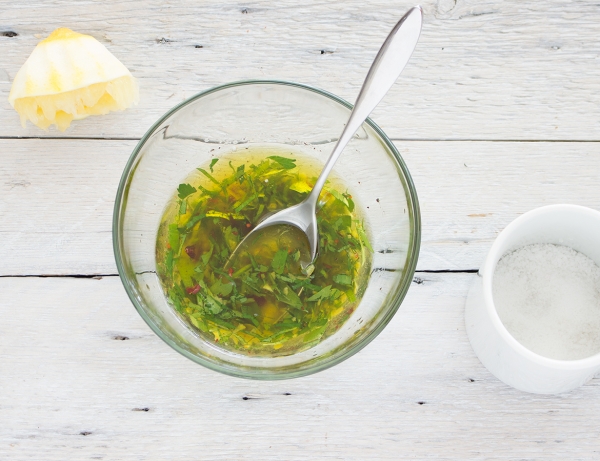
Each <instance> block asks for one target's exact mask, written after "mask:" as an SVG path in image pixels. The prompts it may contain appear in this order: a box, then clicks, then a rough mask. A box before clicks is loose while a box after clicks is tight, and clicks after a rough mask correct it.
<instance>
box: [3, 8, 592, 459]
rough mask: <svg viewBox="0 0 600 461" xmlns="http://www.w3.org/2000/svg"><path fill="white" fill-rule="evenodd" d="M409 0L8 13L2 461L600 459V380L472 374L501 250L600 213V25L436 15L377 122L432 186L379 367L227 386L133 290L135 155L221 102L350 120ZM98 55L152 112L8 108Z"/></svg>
mask: <svg viewBox="0 0 600 461" xmlns="http://www.w3.org/2000/svg"><path fill="white" fill-rule="evenodd" d="M410 6H412V3H410V2H407V1H405V0H399V1H396V2H390V1H389V0H375V1H368V2H365V1H364V0H362V1H359V0H346V1H337V2H334V1H314V0H310V1H306V2H296V1H292V0H279V1H277V2H274V1H273V2H268V1H256V0H248V1H246V2H243V1H233V2H211V1H207V0H120V1H116V0H114V1H104V2H102V1H90V0H68V1H67V0H47V1H43V0H27V1H15V0H0V276H1V278H0V459H2V460H10V461H16V460H25V459H31V460H61V461H62V460H79V459H82V460H83V459H101V460H175V459H177V460H196V459H206V460H230V459H231V460H238V459H248V460H255V459H259V460H288V459H303V460H304V459H305V460H314V459H347V460H365V459H430V458H433V459H456V460H466V459H492V458H493V459H519V460H533V459H536V460H537V459H568V460H584V459H585V460H592V459H600V379H598V378H596V379H593V380H592V381H591V382H589V383H588V384H586V385H584V386H583V387H581V388H579V389H577V390H575V391H573V392H571V393H569V394H566V395H560V396H535V395H530V394H525V393H523V392H519V391H516V390H514V389H512V388H509V387H508V386H506V385H504V384H503V383H501V382H500V381H498V380H497V379H495V378H494V377H493V376H492V375H491V374H490V373H489V372H488V371H487V370H486V369H485V368H484V367H483V366H482V365H481V363H480V362H479V361H478V359H477V358H476V357H475V355H474V353H473V351H472V350H471V347H470V345H469V342H468V340H467V336H466V334H465V328H464V323H463V311H464V303H465V297H466V294H467V291H468V288H469V285H470V283H471V282H472V280H473V277H474V276H475V275H474V271H475V270H476V269H477V268H478V267H479V264H480V263H481V261H482V260H483V257H484V255H485V253H486V251H487V249H488V248H489V246H490V244H491V242H492V241H493V239H494V238H495V236H496V235H497V233H498V232H499V231H500V230H502V229H503V228H504V227H505V226H506V225H507V224H508V223H509V222H510V221H511V220H513V219H514V218H515V217H517V216H518V215H520V214H521V213H524V212H526V211H528V210H530V209H532V208H535V207H538V206H542V205H547V204H552V203H561V202H564V203H575V204H580V205H584V206H589V207H592V208H596V209H600V187H599V185H600V41H599V39H598V36H599V32H600V5H598V2H594V1H591V0H589V1H587V0H585V1H584V0H580V1H565V0H560V1H559V0H547V1H543V2H542V1H539V0H510V1H509V0H505V1H488V0H479V1H475V0H439V1H437V0H427V1H425V2H424V4H423V7H424V11H425V25H424V28H423V34H422V36H421V41H420V43H419V45H418V47H417V50H416V52H415V54H414V55H413V59H412V60H411V62H410V63H409V65H408V67H407V68H406V70H405V72H404V74H403V76H402V77H401V78H400V80H399V83H398V84H397V85H395V87H394V88H393V89H392V91H391V92H390V94H388V96H387V97H386V99H385V100H384V102H383V103H382V104H381V105H380V106H379V107H378V108H377V109H376V111H375V112H374V113H373V119H374V120H375V121H376V122H377V123H379V124H380V125H381V127H382V128H383V129H384V130H385V131H386V133H387V134H388V135H389V136H390V137H391V138H393V139H394V140H395V142H396V144H397V146H398V149H399V150H400V152H401V154H402V155H403V156H404V158H405V159H406V161H407V163H408V166H409V168H410V170H411V172H412V174H413V176H414V180H415V183H416V186H417V190H418V192H419V197H420V201H421V207H422V215H423V243H422V249H421V258H420V261H419V265H418V272H417V274H415V275H416V277H415V283H414V284H413V286H412V288H411V290H410V291H409V294H408V296H407V298H406V300H405V302H404V303H403V305H402V307H401V309H400V311H399V312H398V314H397V315H396V316H395V318H394V319H393V321H392V322H391V324H390V325H389V326H388V327H387V328H386V330H385V331H384V332H383V333H382V334H381V335H380V336H379V337H378V338H377V339H376V340H375V341H374V342H373V343H372V344H370V345H369V346H368V347H367V348H366V349H364V350H363V351H362V352H360V353H359V354H357V355H356V356H354V357H352V358H351V359H349V360H347V361H346V362H344V363H342V364H340V365H338V366H336V367H334V368H332V369H329V370H327V371H324V372H321V373H319V374H316V375H313V376H310V377H306V378H302V379H296V380H291V381H282V382H267V383H264V382H253V381H247V380H242V379H234V378H230V377H226V376H221V375H219V374H217V373H214V372H212V371H209V370H206V369H204V368H202V367H200V366H198V365H196V364H194V363H192V362H191V361H188V360H187V359H185V358H183V357H182V356H180V355H178V354H177V353H175V352H174V351H172V350H171V349H170V348H169V347H168V346H167V345H165V344H164V343H163V342H162V341H161V340H160V339H159V338H158V337H157V336H155V335H154V334H153V333H152V332H151V331H150V329H149V328H148V327H147V326H146V325H145V323H144V322H143V321H142V319H141V318H140V317H139V316H138V314H137V313H136V312H135V310H134V308H133V306H132V305H131V303H130V302H129V300H128V298H127V296H126V295H125V291H124V289H123V287H122V285H121V282H120V280H119V278H118V276H117V271H116V267H115V263H114V260H113V254H112V247H111V217H112V207H113V202H114V196H115V193H116V189H117V184H118V181H119V178H120V175H121V171H122V169H123V167H124V165H125V162H126V160H127V158H128V157H129V155H130V153H131V151H132V149H133V147H134V146H135V144H136V141H137V140H138V139H139V138H140V137H141V136H142V134H143V133H144V132H145V131H146V130H147V129H148V128H149V127H150V125H151V124H152V123H153V122H154V121H155V120H156V119H157V118H158V117H159V116H160V115H161V114H163V113H164V112H165V111H166V110H167V109H169V108H170V107H172V106H173V105H175V104H176V103H178V102H180V101H182V100H184V99H185V98H187V97H189V96H191V95H193V94H194V93H196V92H198V91H201V90H204V89H206V88H209V87H211V86H213V85H216V84H220V83H224V82H228V81H233V80H239V79H246V78H277V79H284V80H293V81H299V82H302V83H307V84H311V85H315V86H318V87H321V88H324V89H326V90H329V91H331V92H334V93H336V94H339V95H340V96H342V97H344V98H346V99H349V100H354V98H355V96H356V94H357V92H358V89H359V86H360V83H361V82H362V80H363V78H364V75H365V73H366V71H367V69H368V66H369V63H370V62H371V60H372V58H373V57H374V55H375V53H376V51H377V48H378V46H379V44H380V43H381V41H382V40H383V38H384V37H385V35H386V34H387V32H388V30H389V29H390V28H391V26H392V25H393V24H394V23H395V21H396V20H397V19H398V18H399V17H400V16H401V15H402V14H403V12H404V11H405V10H406V9H408V7H410ZM60 26H66V27H70V28H72V29H74V30H76V31H79V32H83V33H87V34H91V35H93V36H94V37H96V38H97V39H98V40H100V41H101V42H102V43H104V44H105V45H106V46H107V47H108V48H109V49H110V50H111V51H112V52H113V53H114V54H115V55H116V56H117V57H118V58H119V59H121V60H122V61H123V62H124V63H125V65H127V66H128V67H129V68H130V70H131V71H132V73H133V74H134V75H135V76H136V77H137V78H138V79H139V82H140V85H141V98H140V99H141V100H140V104H139V105H138V106H137V107H136V108H134V109H131V110H128V111H126V112H123V113H117V114H111V115H109V116H105V117H94V118H88V119H86V120H83V121H80V122H76V123H75V124H74V125H73V126H72V127H71V128H70V129H69V130H68V131H67V132H65V133H60V132H57V131H53V130H51V131H49V132H43V131H41V130H38V129H37V128H35V127H32V126H31V125H29V126H28V127H27V128H22V127H21V126H20V123H19V119H18V116H17V114H16V113H15V112H14V111H13V110H12V109H11V108H10V106H9V104H8V102H7V97H8V93H9V90H10V85H11V82H12V79H13V77H14V76H15V74H16V72H17V70H18V69H19V67H20V66H21V65H22V63H23V62H24V60H25V59H26V57H27V56H28V55H29V53H30V52H31V50H32V49H33V47H34V46H35V44H36V43H37V41H38V40H39V39H40V38H42V37H45V36H46V35H47V34H49V33H50V32H51V31H52V30H53V29H54V28H56V27H60Z"/></svg>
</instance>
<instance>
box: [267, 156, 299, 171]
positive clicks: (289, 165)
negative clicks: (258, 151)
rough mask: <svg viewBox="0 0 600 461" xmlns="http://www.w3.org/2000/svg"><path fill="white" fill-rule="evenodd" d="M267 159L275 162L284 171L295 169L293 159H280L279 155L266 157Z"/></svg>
mask: <svg viewBox="0 0 600 461" xmlns="http://www.w3.org/2000/svg"><path fill="white" fill-rule="evenodd" d="M267 158H270V159H271V160H275V161H276V162H277V163H279V164H280V165H281V166H282V167H283V168H284V169H286V170H291V169H293V168H296V160H294V159H291V158H287V157H280V156H279V155H271V156H270V157H267Z"/></svg>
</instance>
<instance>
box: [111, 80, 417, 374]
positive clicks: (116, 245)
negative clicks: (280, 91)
mask: <svg viewBox="0 0 600 461" xmlns="http://www.w3.org/2000/svg"><path fill="white" fill-rule="evenodd" d="M246 85H282V86H291V87H295V88H300V89H303V90H307V91H311V92H314V93H317V94H318V95H320V96H324V97H326V98H329V99H331V100H333V101H335V102H337V103H338V104H340V105H342V106H344V107H346V108H347V109H350V110H352V108H353V107H354V106H353V105H352V104H351V103H349V102H348V101H346V100H345V99H342V98H340V97H339V96H336V95H335V94H333V93H330V92H328V91H325V90H322V89H320V88H316V87H313V86H310V85H306V84H303V83H295V82H288V81H285V80H270V79H253V80H239V81H234V82H230V83H225V84H222V85H217V86H214V87H211V88H209V89H207V90H204V91H201V92H199V93H197V94H195V95H194V96H192V97H190V98H188V99H186V100H185V101H182V102H181V103H179V104H177V105H175V106H174V107H172V108H171V109H169V110H168V111H167V112H165V114H164V115H162V116H161V117H160V118H159V119H158V120H157V121H156V122H155V123H154V124H152V126H151V127H150V128H149V129H148V131H146V133H144V135H143V136H142V138H141V139H140V140H139V141H138V143H137V145H136V146H135V148H134V149H133V151H132V153H131V155H130V157H129V160H128V161H127V164H126V165H125V168H124V169H123V174H122V175H121V179H120V181H119V187H118V189H117V195H116V198H115V205H114V210H113V222H112V240H113V252H114V256H115V262H116V265H117V270H118V271H119V278H120V279H121V282H122V284H123V286H124V288H125V291H126V293H127V296H128V297H129V299H130V301H131V303H132V304H133V306H134V307H135V309H136V311H137V312H138V314H139V315H140V316H141V317H142V319H143V320H144V321H145V322H146V324H147V325H148V326H149V327H150V329H151V330H152V331H153V332H154V333H155V334H156V335H157V336H158V337H159V338H160V339H162V340H163V341H164V342H165V343H166V344H168V345H169V346H170V347H171V348H172V349H174V350H175V351H177V352H179V353H180V354H181V355H183V356H184V357H187V358H188V359H190V360H192V361H193V362H195V363H197V364H199V365H202V366H204V367H206V368H209V369H211V370H214V371H218V372H220V373H223V374H226V375H230V376H234V377H238V378H248V379H257V380H281V379H290V378H297V377H301V376H307V375H310V374H313V373H317V372H319V371H322V370H325V369H327V368H330V367H332V366H334V365H337V364H338V363H341V362H343V361H344V360H346V359H348V358H350V357H351V356H353V355H354V354H356V353H357V352H359V351H361V350H362V349H363V348H364V347H365V346H367V345H368V344H369V343H370V342H371V341H373V340H374V339H375V338H376V337H377V336H378V335H379V334H380V333H381V331H383V329H384V328H385V327H386V326H387V324H388V323H389V322H390V321H391V319H392V318H393V317H394V315H395V314H396V312H397V311H398V309H399V308H400V305H401V304H402V301H403V300H404V298H405V297H406V293H407V292H408V289H409V288H410V285H411V283H412V280H413V276H414V273H415V270H416V267H417V261H418V259H419V250H420V246H421V212H420V207H419V200H418V197H417V191H416V189H415V185H414V183H413V180H412V177H411V175H410V172H409V171H408V167H407V166H406V163H405V162H404V159H403V158H402V156H401V155H400V153H399V152H398V150H397V149H396V146H395V145H394V143H393V142H392V141H391V140H390V139H389V138H388V137H387V135H386V134H385V133H384V132H383V130H382V129H381V128H380V127H379V126H378V125H377V124H376V123H375V122H374V121H373V120H371V118H367V119H366V120H365V122H364V123H366V124H368V125H369V126H370V127H371V128H372V129H373V130H374V131H375V132H376V133H377V135H378V136H379V137H380V138H381V140H382V141H383V142H384V144H385V146H386V147H387V149H388V150H389V151H390V153H391V154H392V156H393V157H394V160H395V161H396V163H397V164H398V166H399V167H400V170H401V171H402V174H403V175H404V179H405V192H406V195H407V198H408V199H409V200H407V202H408V204H409V205H411V206H409V223H411V224H412V225H411V226H410V236H411V238H410V242H409V246H408V251H407V255H408V257H407V264H406V265H405V267H404V270H403V272H404V273H405V274H406V275H407V277H405V278H404V281H403V283H402V286H400V287H399V289H398V290H397V293H396V296H395V297H394V298H393V299H392V300H391V301H390V302H389V303H388V306H389V308H388V309H387V310H386V312H385V313H384V316H383V317H382V318H381V320H380V321H379V322H378V323H377V325H375V326H374V327H373V329H372V330H371V331H370V332H369V333H368V334H367V335H365V336H364V337H363V338H361V339H360V341H359V342H357V343H356V344H354V346H352V347H350V348H348V349H347V350H342V351H341V352H340V353H337V354H334V355H331V356H329V358H328V359H327V360H324V361H322V362H320V361H317V362H316V363H311V364H310V365H309V366H305V367H302V368H300V369H297V370H294V369H292V370H288V369H286V370H285V371H283V372H281V371H276V370H275V371H273V372H267V373H255V372H254V370H265V369H263V368H259V369H252V368H249V367H243V368H242V367H235V365H233V364H229V365H230V366H229V367H223V366H222V365H220V364H218V363H213V362H211V361H209V360H206V359H204V358H203V357H200V356H197V355H194V354H192V353H191V352H189V351H187V350H185V349H183V348H181V347H180V346H179V345H178V344H176V343H175V342H174V341H172V340H171V339H170V338H168V337H166V336H165V335H164V334H163V332H162V330H161V329H160V328H159V327H158V326H157V325H156V324H155V323H154V322H153V321H152V319H151V318H150V317H149V316H148V315H147V314H146V312H145V310H144V307H143V306H142V305H141V303H140V302H139V300H138V298H137V297H136V295H135V291H136V290H135V289H134V288H133V287H132V285H131V282H130V281H129V279H128V277H127V274H126V271H125V265H124V263H123V258H122V256H121V255H122V252H121V247H122V235H121V226H120V224H121V219H120V218H121V214H122V211H123V210H124V209H123V210H122V209H121V208H122V204H123V197H124V194H125V191H126V189H127V188H128V186H129V182H130V181H128V179H129V178H130V177H133V175H131V173H132V168H133V166H134V164H135V163H136V160H137V158H138V156H139V154H140V152H141V150H142V147H143V146H144V145H145V143H146V142H147V141H148V139H149V138H150V137H151V136H152V134H153V133H154V131H155V130H156V129H157V128H158V127H159V126H160V125H162V123H163V122H164V121H166V120H167V119H168V118H169V117H171V116H172V115H173V114H175V113H176V112H178V111H179V110H180V109H182V108H184V107H185V106H187V105H189V104H191V103H193V102H195V101H196V100H198V99H200V98H202V97H204V96H208V95H210V94H212V93H215V92H217V91H221V90H225V89H228V88H234V87H238V86H246ZM411 207H412V208H411ZM411 217H412V219H410V218H411ZM300 365H302V364H300ZM291 367H293V366H291Z"/></svg>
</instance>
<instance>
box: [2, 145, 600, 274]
mask: <svg viewBox="0 0 600 461" xmlns="http://www.w3.org/2000/svg"><path fill="white" fill-rule="evenodd" d="M396 144H397V146H398V149H399V151H400V153H401V155H402V156H403V157H404V158H405V160H406V161H407V163H408V167H409V169H410V171H411V173H412V175H413V179H414V181H415V184H416V187H417V192H418V195H419V200H420V205H421V213H422V219H423V233H422V246H421V256H420V259H419V264H418V268H419V270H466V269H477V268H478V267H479V264H480V263H481V262H482V261H483V258H484V256H485V254H486V253H487V251H488V249H489V247H490V245H491V244H492V242H493V240H494V238H495V237H496V235H497V234H498V232H500V231H501V230H502V229H503V228H504V227H505V226H506V225H507V224H508V223H509V222H511V221H512V220H513V219H514V218H516V217H517V216H519V215H520V214H522V213H525V212H526V211H529V210H531V209H533V208H536V207H539V206H543V205H549V204H553V203H573V204H578V205H583V206H588V207H591V208H595V209H599V210H600V195H599V194H598V184H599V181H600V144H598V143H573V142H570V143H558V142H550V143H542V142H535V143H533V142H511V143H507V142H422V141H418V142H417V141H412V142H397V143H396ZM134 145H135V142H133V141H106V140H64V139H63V140H60V139H55V140H35V139H30V140H0V152H2V154H1V155H2V162H0V194H1V195H0V197H1V198H0V215H1V216H2V217H3V219H2V220H1V221H0V235H1V236H2V239H3V244H2V245H0V261H2V262H1V264H0V275H32V274H33V275H35V274H114V273H116V267H115V264H114V258H113V253H112V238H111V228H112V211H113V204H114V197H115V194H116V190H117V186H118V182H119V179H120V176H121V172H122V170H123V167H124V165H125V163H126V161H127V158H128V157H129V155H130V152H131V151H132V149H133V147H134ZM382 187H384V186H382ZM364 205H365V206H368V205H369V204H364ZM372 205H376V204H375V203H373V204H372Z"/></svg>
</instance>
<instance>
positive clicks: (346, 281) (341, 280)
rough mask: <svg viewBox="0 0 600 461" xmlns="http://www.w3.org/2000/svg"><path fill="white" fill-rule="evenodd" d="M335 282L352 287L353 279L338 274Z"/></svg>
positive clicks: (334, 278) (334, 279)
mask: <svg viewBox="0 0 600 461" xmlns="http://www.w3.org/2000/svg"><path fill="white" fill-rule="evenodd" d="M333 281H334V282H335V283H339V284H340V285H346V286H351V285H352V277H350V276H349V275H346V274H338V275H335V276H334V277H333Z"/></svg>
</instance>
